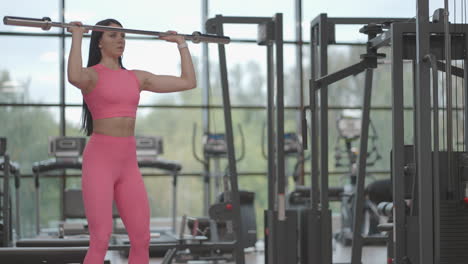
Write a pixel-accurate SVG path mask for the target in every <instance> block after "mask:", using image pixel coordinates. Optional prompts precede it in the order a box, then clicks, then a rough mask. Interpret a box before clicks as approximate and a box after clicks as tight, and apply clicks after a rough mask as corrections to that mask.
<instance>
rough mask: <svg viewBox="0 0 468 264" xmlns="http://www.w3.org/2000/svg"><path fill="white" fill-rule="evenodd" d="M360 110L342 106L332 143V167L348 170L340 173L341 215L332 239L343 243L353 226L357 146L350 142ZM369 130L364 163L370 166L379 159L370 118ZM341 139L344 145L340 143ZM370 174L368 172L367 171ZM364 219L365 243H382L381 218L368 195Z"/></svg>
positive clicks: (356, 130) (355, 133) (355, 137)
mask: <svg viewBox="0 0 468 264" xmlns="http://www.w3.org/2000/svg"><path fill="white" fill-rule="evenodd" d="M360 115H361V113H360V111H354V110H345V111H343V113H342V114H341V115H340V116H339V118H338V119H337V122H336V128H337V131H338V137H337V139H336V143H335V167H337V168H340V167H348V170H349V172H348V173H347V174H345V175H343V176H342V177H341V179H342V181H343V191H342V193H341V194H340V201H341V204H340V215H341V227H340V229H339V231H338V232H337V233H335V239H336V240H337V241H338V242H340V243H341V244H343V245H345V246H350V245H351V243H352V239H353V226H354V207H355V194H356V183H357V168H358V166H357V162H358V160H357V158H358V151H359V150H358V149H357V148H355V147H353V142H355V141H357V140H358V139H359V138H360V136H361V117H360ZM369 124H370V128H371V131H372V133H371V134H370V135H369V139H370V150H369V151H368V153H367V164H366V166H373V165H374V164H375V163H376V162H377V161H379V160H380V159H382V156H381V155H380V153H379V151H378V149H377V146H376V141H377V140H378V135H377V131H376V129H375V127H374V125H373V123H372V122H370V123H369ZM341 143H343V145H344V147H343V146H342V145H341ZM344 158H347V160H348V162H347V163H343V162H342V160H343V159H344ZM366 177H371V175H369V174H368V175H366ZM363 213H364V214H365V217H364V219H365V221H364V222H363V228H362V230H363V236H364V239H365V241H366V242H367V243H368V244H375V243H379V242H381V243H384V241H385V238H384V237H383V236H382V235H381V233H380V231H379V230H378V229H377V226H378V225H379V222H380V216H379V214H378V211H377V208H376V205H374V204H373V203H372V202H371V201H370V200H369V199H366V201H365V206H364V211H363Z"/></svg>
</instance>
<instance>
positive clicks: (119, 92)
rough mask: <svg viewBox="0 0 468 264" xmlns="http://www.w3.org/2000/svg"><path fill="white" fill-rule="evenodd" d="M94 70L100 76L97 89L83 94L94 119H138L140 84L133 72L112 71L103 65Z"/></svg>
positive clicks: (94, 67) (95, 66)
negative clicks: (123, 117) (125, 117)
mask: <svg viewBox="0 0 468 264" xmlns="http://www.w3.org/2000/svg"><path fill="white" fill-rule="evenodd" d="M92 68H93V69H94V70H95V71H96V72H97V74H98V81H97V83H96V87H94V88H93V90H91V92H89V93H87V94H83V97H84V100H85V102H86V104H87V105H88V108H89V111H91V116H92V117H93V119H103V118H110V117H122V116H128V117H136V111H137V107H138V102H139V100H140V88H139V87H140V83H139V81H138V79H137V77H136V75H135V73H134V72H133V71H129V70H124V69H120V70H112V69H110V68H107V67H105V66H103V65H101V64H96V65H94V66H92Z"/></svg>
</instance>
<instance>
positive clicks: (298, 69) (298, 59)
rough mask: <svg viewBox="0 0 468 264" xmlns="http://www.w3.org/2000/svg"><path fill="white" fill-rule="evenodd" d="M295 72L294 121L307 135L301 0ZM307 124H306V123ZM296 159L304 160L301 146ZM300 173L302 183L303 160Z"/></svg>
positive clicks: (298, 7)
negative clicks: (303, 128)
mask: <svg viewBox="0 0 468 264" xmlns="http://www.w3.org/2000/svg"><path fill="white" fill-rule="evenodd" d="M296 40H297V42H298V43H297V45H296V73H297V80H298V97H297V103H298V105H299V112H298V113H297V117H296V123H297V131H298V135H300V136H301V137H307V135H302V120H304V118H305V117H304V115H305V114H304V73H303V65H302V57H303V54H302V46H303V43H302V0H296ZM306 125H307V124H306ZM298 159H300V160H304V150H303V149H302V148H301V150H300V153H299V157H298ZM299 170H300V173H299V179H298V182H297V184H299V185H304V162H302V163H301V165H300V168H299Z"/></svg>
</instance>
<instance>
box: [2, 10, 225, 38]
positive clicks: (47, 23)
mask: <svg viewBox="0 0 468 264" xmlns="http://www.w3.org/2000/svg"><path fill="white" fill-rule="evenodd" d="M3 24H5V25H11V26H24V27H37V28H42V30H49V29H51V28H52V27H60V28H69V27H79V26H77V25H74V24H70V23H61V22H53V21H52V20H51V19H50V18H49V17H43V18H29V17H14V16H4V17H3ZM81 27H83V28H85V29H87V30H94V31H102V32H104V31H114V32H124V33H129V34H139V35H151V36H156V37H158V38H159V37H165V36H170V35H179V36H183V37H184V38H185V39H186V40H190V41H192V42H193V43H200V42H207V43H218V44H229V42H231V39H230V38H229V37H225V36H218V35H213V34H202V33H200V32H198V31H195V32H193V33H192V34H191V35H188V34H170V33H167V32H159V31H148V30H139V29H128V28H121V27H109V26H101V25H94V26H92V25H81Z"/></svg>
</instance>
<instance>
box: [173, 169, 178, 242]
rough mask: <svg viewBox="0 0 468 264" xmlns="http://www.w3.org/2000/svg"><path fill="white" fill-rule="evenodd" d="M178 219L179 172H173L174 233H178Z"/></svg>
mask: <svg viewBox="0 0 468 264" xmlns="http://www.w3.org/2000/svg"><path fill="white" fill-rule="evenodd" d="M176 219H177V172H172V233H173V234H176Z"/></svg>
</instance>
